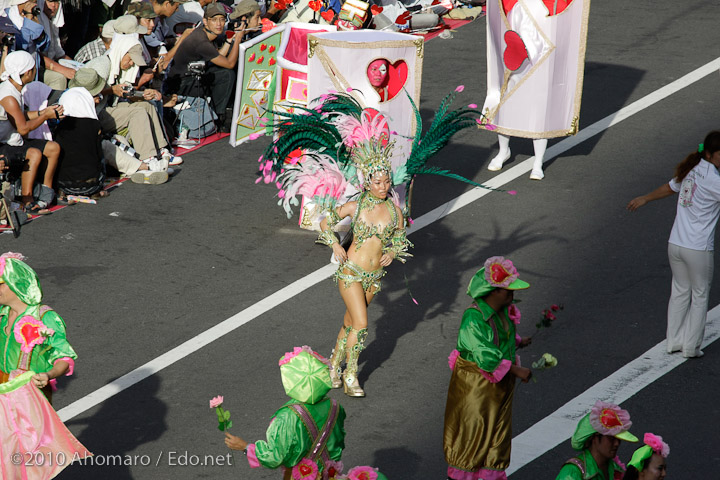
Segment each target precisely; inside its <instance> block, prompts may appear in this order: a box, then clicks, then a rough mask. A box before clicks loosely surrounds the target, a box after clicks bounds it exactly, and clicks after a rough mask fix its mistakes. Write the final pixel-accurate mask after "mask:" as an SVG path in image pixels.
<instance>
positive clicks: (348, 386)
mask: <svg viewBox="0 0 720 480" xmlns="http://www.w3.org/2000/svg"><path fill="white" fill-rule="evenodd" d="M352 331H354V332H356V333H357V342H356V343H355V345H353V346H352V347H350V351H349V352H348V361H347V367H346V368H345V373H344V374H343V391H344V392H345V395H347V396H348V397H364V396H365V391H364V390H363V389H362V387H360V383H359V382H358V379H357V372H358V358H359V357H360V352H362V351H363V350H364V349H365V339H366V338H367V328H362V329H360V330H354V329H351V332H352ZM348 335H349V333H348Z"/></svg>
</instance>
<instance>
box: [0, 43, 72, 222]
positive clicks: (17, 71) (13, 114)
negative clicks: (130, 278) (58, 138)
mask: <svg viewBox="0 0 720 480" xmlns="http://www.w3.org/2000/svg"><path fill="white" fill-rule="evenodd" d="M35 71H36V69H35V60H34V59H33V57H32V56H31V55H30V54H29V53H27V52H25V51H22V50H18V51H15V52H12V53H10V54H8V56H7V57H6V58H5V71H4V72H3V73H2V75H0V80H2V83H0V143H1V144H2V146H0V153H1V154H3V155H5V156H6V157H8V158H9V159H10V160H14V161H16V162H20V161H22V162H23V168H22V173H21V177H20V178H21V196H22V205H23V208H24V209H25V211H26V212H27V213H29V214H32V215H41V214H46V213H49V210H47V207H48V206H50V204H52V202H53V200H54V199H55V191H54V190H53V179H54V176H55V169H56V168H57V163H58V157H59V156H60V145H58V144H57V143H55V142H51V141H47V140H40V139H29V140H26V139H24V138H23V137H25V136H27V134H28V133H29V132H30V131H31V130H35V129H36V128H38V127H40V126H41V125H42V124H43V123H45V121H46V120H49V119H51V118H60V116H61V115H62V114H63V109H62V107H61V106H57V105H54V106H50V107H48V108H46V109H43V110H40V111H28V112H24V111H23V106H22V105H23V100H22V94H21V93H20V92H21V91H22V88H23V86H24V85H26V84H28V83H30V82H32V81H33V79H34V78H35ZM40 175H42V185H41V187H40V191H39V195H38V198H37V200H36V199H35V197H33V186H34V184H35V181H36V179H38V178H39V177H40Z"/></svg>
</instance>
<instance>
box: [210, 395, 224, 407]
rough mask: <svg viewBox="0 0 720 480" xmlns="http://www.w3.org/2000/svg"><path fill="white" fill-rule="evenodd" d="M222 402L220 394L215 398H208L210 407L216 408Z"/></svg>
mask: <svg viewBox="0 0 720 480" xmlns="http://www.w3.org/2000/svg"><path fill="white" fill-rule="evenodd" d="M222 403H223V397H222V395H218V396H217V397H215V398H212V399H210V408H217V407H219V406H220V405H222Z"/></svg>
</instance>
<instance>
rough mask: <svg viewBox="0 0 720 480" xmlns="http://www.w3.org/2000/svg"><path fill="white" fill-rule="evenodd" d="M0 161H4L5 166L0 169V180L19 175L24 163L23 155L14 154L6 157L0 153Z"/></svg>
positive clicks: (10, 178) (12, 178)
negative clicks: (3, 168)
mask: <svg viewBox="0 0 720 480" xmlns="http://www.w3.org/2000/svg"><path fill="white" fill-rule="evenodd" d="M0 161H4V162H5V167H6V168H5V170H2V171H0V182H7V181H10V180H14V179H16V178H19V177H20V174H21V173H22V169H23V165H24V164H25V155H23V154H15V155H11V156H10V157H7V156H5V155H2V154H0Z"/></svg>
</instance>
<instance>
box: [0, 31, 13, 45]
mask: <svg viewBox="0 0 720 480" xmlns="http://www.w3.org/2000/svg"><path fill="white" fill-rule="evenodd" d="M13 45H15V34H14V33H6V34H5V35H3V36H2V38H0V47H12V46H13Z"/></svg>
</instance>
